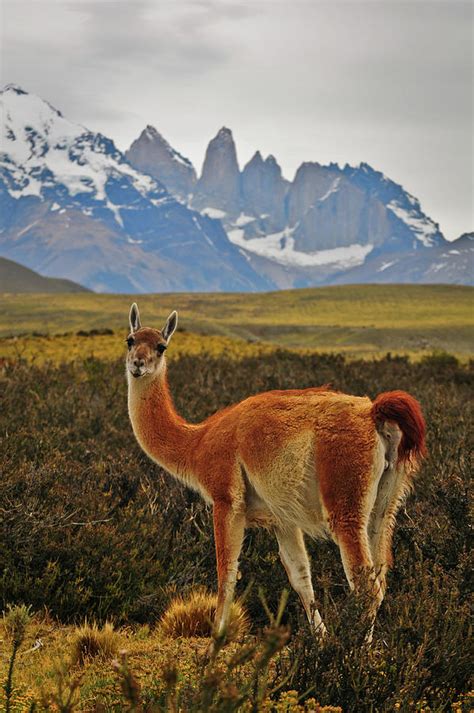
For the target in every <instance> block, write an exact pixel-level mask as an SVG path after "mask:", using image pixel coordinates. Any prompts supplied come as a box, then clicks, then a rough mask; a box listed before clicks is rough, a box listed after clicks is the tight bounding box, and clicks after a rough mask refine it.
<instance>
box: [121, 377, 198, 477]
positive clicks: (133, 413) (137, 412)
mask: <svg viewBox="0 0 474 713" xmlns="http://www.w3.org/2000/svg"><path fill="white" fill-rule="evenodd" d="M128 411H129V415H130V420H131V422H132V427H133V431H134V433H135V436H136V438H137V440H138V442H139V444H140V446H141V447H142V448H143V450H144V451H145V453H147V455H148V456H149V457H150V458H152V459H153V460H154V461H156V462H157V463H158V464H159V465H161V466H162V467H163V468H165V469H166V470H167V471H168V472H170V473H171V474H172V475H175V476H176V477H178V478H180V479H181V480H184V481H185V482H186V483H188V484H189V485H196V486H197V484H196V483H194V482H193V481H194V474H193V472H192V464H191V456H192V454H193V453H194V449H195V445H196V441H197V438H198V437H199V431H200V427H199V426H198V425H194V424H190V423H187V422H186V421H185V419H184V418H182V417H181V416H180V415H179V414H178V413H177V412H176V409H175V407H174V404H173V400H172V398H171V394H170V390H169V386H168V380H167V377H166V365H165V364H163V367H162V369H161V370H160V373H159V374H158V375H156V376H153V377H152V376H144V377H141V378H140V379H134V378H133V376H131V374H128Z"/></svg>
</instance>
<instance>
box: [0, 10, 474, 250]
mask: <svg viewBox="0 0 474 713" xmlns="http://www.w3.org/2000/svg"><path fill="white" fill-rule="evenodd" d="M0 3H1V8H2V17H1V23H2V26H1V40H2V43H1V44H2V55H1V60H2V63H1V78H2V84H3V83H7V82H15V83H17V84H20V85H21V86H23V87H24V88H25V89H26V90H28V91H31V92H34V93H36V94H39V95H40V96H42V97H43V98H45V99H47V100H48V101H49V102H50V103H52V104H53V105H54V106H55V107H56V108H58V109H60V110H61V111H62V113H63V114H64V115H65V116H66V117H67V118H70V119H72V120H74V121H77V122H78V123H81V124H84V125H86V126H87V127H89V128H90V129H93V130H99V131H102V132H103V133H105V134H107V135H108V136H110V137H111V138H113V139H114V140H115V142H116V143H117V145H118V146H119V147H120V148H121V149H125V148H127V147H128V146H129V144H130V143H131V141H133V139H134V138H135V137H136V136H137V135H138V134H139V133H140V131H141V130H142V129H143V128H144V126H145V125H146V124H152V125H154V126H156V128H157V129H158V130H159V131H160V132H161V133H162V134H163V135H164V136H165V138H167V139H168V141H170V143H171V144H172V145H173V146H174V147H175V148H176V149H178V150H179V151H180V152H181V153H183V154H184V155H185V156H188V157H189V158H190V159H191V160H192V161H193V163H194V164H195V166H196V168H197V169H198V170H199V169H200V167H201V164H202V160H203V157H204V151H205V148H206V145H207V143H208V141H209V139H210V138H211V137H212V136H214V135H215V133H216V132H217V130H218V129H219V128H220V127H221V126H223V125H225V126H228V127H230V128H231V129H232V130H233V132H234V138H235V140H236V143H237V152H238V157H239V162H240V164H241V165H243V164H244V163H245V162H246V161H247V160H248V159H249V158H250V157H251V155H252V154H253V153H254V151H255V150H256V149H260V150H261V151H262V153H263V154H265V155H266V154H268V153H272V154H274V155H275V156H276V158H277V159H278V161H279V163H280V165H281V166H282V169H283V173H284V175H285V176H286V177H287V178H289V179H292V178H293V176H294V173H295V170H296V168H297V167H298V165H299V164H300V163H301V162H303V161H319V162H320V163H328V162H330V161H336V162H339V163H340V164H345V163H346V162H347V163H351V164H357V163H359V162H360V161H366V162H368V163H370V164H371V165H373V166H374V167H375V168H377V169H379V170H382V171H383V172H384V173H385V174H387V175H388V176H389V177H390V178H392V179H393V180H395V181H397V182H399V183H402V184H403V185H404V187H405V188H406V189H408V190H409V191H410V192H411V193H413V194H414V195H416V196H417V197H418V198H419V199H420V200H421V204H422V208H423V209H424V210H425V212H426V213H428V215H430V217H432V218H433V219H434V220H436V221H438V222H439V223H440V226H441V230H442V231H443V232H444V234H445V236H446V237H447V238H448V239H453V238H455V237H457V236H458V235H459V234H460V233H462V232H465V231H468V230H473V229H474V220H473V193H474V190H473V178H472V174H473V145H472V129H473V86H472V39H473V38H472V33H473V25H472V22H473V4H472V3H471V2H461V1H458V0H447V1H445V2H444V1H442V0H409V1H407V2H403V1H401V0H395V1H393V0H365V1H363V2H360V1H359V0H344V1H341V0H328V1H325V0H308V1H304V0H280V1H275V0H249V1H248V2H245V1H241V0H172V1H171V0H169V1H165V2H164V1H162V0H0Z"/></svg>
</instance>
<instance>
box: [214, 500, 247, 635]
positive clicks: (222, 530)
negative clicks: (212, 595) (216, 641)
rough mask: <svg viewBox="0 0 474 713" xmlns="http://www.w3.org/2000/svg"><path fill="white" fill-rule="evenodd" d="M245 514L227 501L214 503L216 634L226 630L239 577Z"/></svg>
mask: <svg viewBox="0 0 474 713" xmlns="http://www.w3.org/2000/svg"><path fill="white" fill-rule="evenodd" d="M244 528H245V514H244V512H242V511H241V510H240V508H238V509H236V508H235V507H232V505H230V504H228V503H220V502H216V503H214V538H215V543H216V557H217V580H218V590H217V609H216V616H215V620H214V636H216V637H218V636H221V635H222V634H223V633H224V632H225V628H226V626H227V622H228V619H229V613H230V607H231V605H232V600H233V597H234V590H235V583H236V580H237V572H238V560H239V555H240V550H241V549H242V542H243V538H244Z"/></svg>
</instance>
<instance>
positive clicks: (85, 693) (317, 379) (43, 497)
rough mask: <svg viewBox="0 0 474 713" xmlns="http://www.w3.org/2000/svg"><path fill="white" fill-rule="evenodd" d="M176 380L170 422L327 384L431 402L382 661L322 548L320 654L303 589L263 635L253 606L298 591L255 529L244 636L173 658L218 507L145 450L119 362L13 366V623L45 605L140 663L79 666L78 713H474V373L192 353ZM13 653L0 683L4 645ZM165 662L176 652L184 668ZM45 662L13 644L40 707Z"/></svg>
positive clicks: (205, 576)
mask: <svg viewBox="0 0 474 713" xmlns="http://www.w3.org/2000/svg"><path fill="white" fill-rule="evenodd" d="M169 376H170V381H171V387H172V390H173V393H174V395H175V401H176V405H177V408H178V409H179V411H180V412H181V413H182V414H183V415H184V416H185V417H186V418H187V419H189V420H191V421H197V420H199V419H202V418H204V417H205V416H207V415H208V414H209V413H211V412H213V411H215V410H216V409H217V408H219V407H222V406H225V405H228V404H229V403H232V402H234V401H237V400H239V399H241V398H244V397H246V396H248V395H249V394H251V393H255V392H258V391H262V390H265V389H274V388H289V387H301V388H304V387H306V386H310V385H314V384H323V383H328V382H330V383H332V385H333V387H334V388H336V389H340V390H343V391H347V392H350V393H354V394H358V395H362V394H368V395H369V396H372V397H373V396H375V394H377V393H378V392H380V391H384V390H390V389H394V388H397V389H398V388H400V389H405V390H407V391H410V392H411V393H412V394H413V395H414V396H416V397H417V398H418V399H419V400H420V401H421V403H422V405H423V408H424V411H425V415H426V419H427V423H428V434H429V457H428V459H427V461H426V462H425V464H424V466H423V468H422V471H421V473H420V475H419V477H418V479H417V482H416V486H415V491H414V493H413V494H412V495H411V496H410V498H409V500H408V502H407V504H406V508H404V509H402V511H401V513H400V515H399V518H398V524H397V528H396V533H395V542H394V552H395V564H394V568H393V570H392V572H391V574H390V575H389V589H388V593H387V596H386V599H385V601H384V604H383V606H382V609H381V611H380V614H379V617H378V620H377V624H376V629H375V634H374V642H373V644H372V646H370V647H368V646H367V645H366V644H365V642H364V631H363V627H362V624H360V625H359V622H361V621H362V619H363V618H361V617H360V602H359V601H358V600H357V599H355V598H354V597H352V596H351V595H349V594H348V590H347V586H346V583H345V577H344V573H343V570H342V565H341V563H340V561H339V559H338V556H337V551H336V548H335V547H334V546H333V545H332V544H331V543H329V542H310V543H309V550H310V553H311V556H312V561H313V579H314V584H315V591H316V596H317V599H318V601H319V602H320V605H321V606H320V610H321V612H322V615H323V618H324V620H325V623H326V625H327V627H328V630H329V634H328V637H327V640H326V641H325V642H324V644H321V645H318V646H315V645H314V642H313V641H312V640H311V637H310V635H309V632H308V629H307V626H306V624H305V621H304V617H303V614H302V610H301V606H300V604H299V601H298V600H297V597H296V595H294V593H293V592H290V594H289V599H288V603H287V605H286V607H285V610H284V612H283V614H282V616H281V620H279V621H278V622H274V623H273V624H271V625H270V626H269V628H268V617H267V614H266V613H265V607H264V606H263V605H262V599H261V595H260V594H259V591H260V592H263V596H264V597H265V601H266V602H267V605H268V609H269V610H270V611H276V610H277V609H278V605H279V601H280V597H281V593H282V591H283V590H284V589H285V588H287V587H288V582H287V579H286V575H285V573H284V570H283V568H282V567H281V565H280V563H279V560H278V555H277V546H276V543H275V541H274V540H273V539H272V537H271V536H270V535H269V534H268V533H266V532H264V531H260V530H251V531H249V533H248V534H247V537H246V540H245V543H244V548H243V553H242V557H241V571H242V579H241V581H240V582H239V586H238V593H240V594H241V593H242V592H243V591H244V589H246V588H248V591H247V592H246V599H245V608H246V610H247V613H248V617H249V620H250V631H249V634H248V635H247V636H246V637H245V639H244V643H243V644H242V643H239V644H237V643H234V644H231V645H230V646H229V647H227V648H224V649H223V650H222V651H221V652H220V654H219V657H218V659H217V660H216V661H215V662H214V663H212V664H210V666H209V667H208V668H207V669H204V668H203V663H202V652H203V649H202V644H195V643H193V641H194V640H189V642H187V641H184V640H176V641H175V642H174V643H169V642H167V640H166V637H165V638H164V639H163V638H159V637H160V636H161V637H162V636H163V634H162V633H159V628H156V625H157V623H158V622H159V620H160V618H161V617H162V616H163V614H164V612H165V611H166V609H167V608H168V607H169V605H170V602H171V601H172V600H173V599H174V598H175V597H176V596H177V595H181V596H184V597H185V598H188V597H189V596H190V594H191V593H192V592H193V591H194V590H196V588H197V586H204V587H206V588H207V589H208V590H210V591H215V588H216V581H215V565H214V549H213V539H212V526H211V517H210V511H209V509H208V508H207V507H206V506H205V505H204V503H203V502H202V501H201V500H200V499H199V497H198V496H197V495H196V494H194V493H192V492H191V491H189V490H186V489H184V488H183V487H181V486H180V485H179V484H177V483H175V482H174V481H173V480H172V479H170V478H169V477H168V476H167V475H166V474H165V473H164V472H163V471H162V470H161V469H160V468H159V467H158V466H156V465H154V464H153V463H151V462H150V461H149V460H147V458H146V457H145V456H144V455H143V453H142V452H141V451H140V449H139V447H138V446H137V444H136V443H135V441H134V438H133V435H132V432H131V428H130V425H129V423H128V417H127V411H126V383H125V379H124V369H123V364H122V362H121V361H116V362H107V361H104V362H101V361H98V360H95V359H87V360H85V361H84V362H83V363H79V362H77V361H76V362H75V363H74V364H71V363H65V364H62V365H58V366H52V365H48V364H45V365H43V366H41V367H39V366H34V365H31V364H27V363H25V362H22V361H21V360H14V361H11V362H10V361H8V362H6V363H5V364H4V365H3V371H2V376H1V383H0V390H1V392H2V411H1V415H0V418H1V434H2V449H3V454H2V469H3V472H2V477H1V481H0V504H1V505H0V513H1V514H0V519H1V523H0V526H1V532H0V571H1V572H2V574H1V579H0V600H1V604H2V609H5V610H6V608H7V605H20V604H23V605H25V606H30V607H31V610H32V611H34V612H37V613H38V616H39V614H40V613H41V612H44V611H45V609H47V611H48V617H50V619H51V621H53V622H55V624H54V625H53V628H54V627H56V629H55V631H56V630H57V629H58V627H59V629H60V628H61V627H67V626H72V625H74V624H77V623H78V622H80V621H84V619H85V618H88V619H89V621H91V620H96V621H97V622H99V623H100V624H101V625H102V624H104V623H105V622H106V621H107V620H108V621H113V622H114V626H115V627H116V629H118V630H119V631H122V632H125V633H123V634H122V636H123V637H124V640H125V648H127V649H129V650H130V651H131V652H132V654H133V655H132V654H130V657H129V658H127V657H126V656H125V655H122V658H120V657H119V660H118V661H117V662H116V664H115V668H114V667H113V666H112V664H111V663H110V662H106V661H102V662H99V661H96V662H95V663H90V664H88V663H86V666H85V669H84V676H85V677H86V678H85V679H84V681H82V682H81V683H80V684H79V683H77V691H78V693H77V701H78V702H77V705H78V706H79V708H81V707H82V709H83V710H132V709H133V708H132V703H131V702H130V699H128V698H127V696H128V695H130V696H132V694H133V695H136V696H138V698H137V699H136V702H135V703H134V704H133V705H135V709H136V710H150V711H151V710H182V711H198V710H215V711H231V710H249V711H250V710H268V711H269V710H275V711H299V710H301V711H303V710H306V711H310V710H314V711H316V710H322V709H320V708H317V705H319V704H320V705H321V706H340V708H341V709H342V710H343V711H357V712H359V711H377V712H378V711H393V710H407V711H408V710H425V711H444V710H452V709H453V708H452V706H453V705H454V704H456V705H457V704H458V703H459V705H457V708H454V709H453V710H456V709H457V710H463V709H464V710H466V711H467V710H468V709H469V704H468V703H467V702H466V701H467V699H466V698H463V695H464V694H466V692H467V691H468V690H469V685H470V683H469V675H470V669H471V662H472V656H470V654H471V653H472V652H470V651H469V648H468V647H469V633H470V630H469V618H468V603H469V602H468V594H469V587H468V581H469V573H470V562H469V550H468V543H469V490H468V487H469V486H468V483H469V474H470V466H471V462H470V451H469V448H470V444H471V443H472V439H471V438H470V435H471V434H470V430H469V429H470V423H471V422H472V421H471V417H472V413H471V407H472V399H471V397H472V382H473V370H472V366H469V365H460V364H459V363H458V362H457V360H456V359H455V358H454V357H450V356H449V355H433V356H431V357H426V358H424V359H423V360H422V361H421V362H419V363H411V362H410V361H409V360H408V359H407V358H403V357H390V356H387V357H386V358H384V359H380V360H377V361H376V360H373V361H351V362H347V361H345V359H344V357H342V356H341V355H311V354H297V353H290V352H286V351H275V352H274V353H272V354H262V355H260V356H258V357H250V358H246V359H243V360H242V361H240V362H239V363H237V364H236V362H235V361H234V360H232V359H227V358H226V357H225V356H221V357H219V358H211V357H209V356H208V355H206V354H202V355H196V356H192V357H191V356H181V357H180V358H178V359H176V360H174V361H173V363H172V364H170V367H169ZM249 583H250V584H251V586H250V587H248V585H249ZM144 631H145V633H143V632H144ZM139 632H141V634H140V633H139ZM55 636H56V633H54V632H53V633H52V634H51V637H52V639H51V641H53V640H54V641H56V639H55V638H54V637H55ZM140 637H142V638H140ZM0 638H2V637H0ZM3 638H4V641H3V643H1V644H0V646H2V647H3V648H2V651H1V666H2V671H1V674H0V675H1V677H2V678H3V680H6V676H7V672H8V664H9V660H10V658H9V657H10V651H11V648H10V643H9V639H8V637H7V636H5V637H3ZM142 639H143V641H142ZM44 641H49V639H48V638H47V637H46V638H45V639H44ZM30 644H31V642H30V643H27V644H22V647H23V649H24V648H25V647H26V646H30ZM56 645H57V646H59V644H56V643H51V647H52V649H54V647H55V646H56ZM200 646H201V648H200ZM140 647H141V649H140ZM169 647H175V648H169ZM139 650H140V651H142V653H141V654H139V653H138V652H139ZM162 651H167V652H168V651H171V652H172V654H170V656H171V659H172V663H170V660H171V659H170V660H168V659H166V661H168V662H167V663H166V661H164V660H163V655H164V654H162V653H160V652H162ZM133 652H137V653H133ZM48 655H50V653H48V646H47V645H46V644H45V645H44V646H43V647H42V648H41V649H39V650H38V652H34V653H33V654H26V653H25V654H24V656H23V655H22V648H20V650H19V653H18V655H17V659H16V664H15V666H16V669H15V673H16V677H17V678H16V680H17V684H16V686H17V688H16V689H15V691H16V693H15V695H17V697H18V698H17V700H18V701H20V700H21V696H22V695H23V694H24V692H25V690H26V689H28V691H29V694H28V695H29V698H28V700H29V701H32V700H33V699H35V695H36V693H35V690H36V689H35V685H36V684H34V683H33V682H34V681H38V680H39V679H40V678H41V675H42V674H41V672H42V670H43V671H46V669H47V667H48V665H49V664H48V663H47V662H48V658H47V657H48ZM167 655H168V654H167ZM34 656H36V657H37V658H36V659H34V658H32V657H34ZM239 656H240V657H241V658H240V659H239ZM42 657H43V658H42ZM35 661H37V663H36V664H35V663H34V662H35ZM198 661H199V662H200V663H197V662H198ZM31 662H33V663H31ZM28 666H29V668H28ZM32 666H33V668H34V667H35V666H37V667H38V671H37V672H36V673H35V675H34V676H33V674H32V673H31V670H32V669H31V667H32ZM187 667H188V668H189V670H188V668H187ZM35 670H36V669H35ZM190 672H191V673H190ZM45 675H46V674H45ZM71 675H72V674H71ZM81 675H82V674H81ZM88 676H89V678H87V677H88ZM127 681H128V683H127ZM134 681H135V683H136V687H135V688H134V687H133V686H134V685H135V683H133V682H134ZM22 686H23V688H22ZM114 686H115V688H114ZM127 686H128V688H127ZM127 690H128V691H129V693H128V694H127V693H126V691H127ZM22 691H23V693H22ZM130 691H132V692H130ZM133 691H135V693H133ZM294 691H297V692H298V693H294ZM206 696H207V697H206ZM300 697H302V698H301V699H300V700H299V702H298V699H299V698H300ZM35 700H36V699H35ZM37 700H38V701H39V700H40V696H39V693H38V698H37ZM51 700H52V699H51ZM74 700H76V699H74ZM463 700H464V701H465V702H464V703H462V701H463ZM120 701H122V703H120ZM137 701H138V702H137ZM305 701H306V702H305ZM316 701H319V704H317V703H316ZM55 705H56V704H55ZM94 706H96V707H95V708H94ZM100 706H103V707H102V708H100ZM121 706H122V707H121ZM173 706H174V707H173ZM205 706H207V708H206V707H205ZM285 706H286V707H285ZM53 707H54V706H53ZM26 709H27V708H21V707H17V708H16V709H15V708H12V710H26ZM327 710H329V709H327Z"/></svg>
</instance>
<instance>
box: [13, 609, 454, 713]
mask: <svg viewBox="0 0 474 713" xmlns="http://www.w3.org/2000/svg"><path fill="white" fill-rule="evenodd" d="M91 628H92V629H93V632H92V634H93V635H94V632H95V635H97V633H98V634H99V640H100V638H101V636H100V635H101V633H102V632H104V634H105V635H104V636H103V638H104V639H105V637H106V638H107V641H106V642H105V641H104V643H105V644H106V646H107V648H108V649H109V651H108V652H107V653H108V655H101V652H100V651H99V652H97V653H96V654H95V655H93V656H90V657H89V658H87V657H86V658H85V660H84V661H83V662H81V663H78V662H77V658H76V648H77V644H78V639H79V637H80V636H81V635H82V634H83V632H84V630H87V629H89V631H90V630H91ZM105 630H107V631H105ZM278 637H279V638H280V641H278V642H276V646H275V645H274V646H273V648H274V649H275V650H274V651H273V653H276V650H277V649H280V648H281V647H282V646H283V645H284V644H285V643H286V641H287V636H286V633H285V632H284V630H283V629H281V631H279V633H278V634H277V638H278ZM209 642H210V639H209V637H203V636H201V637H178V638H171V637H169V636H167V635H166V634H165V633H164V632H163V631H162V629H161V628H160V627H159V626H157V627H154V628H150V627H149V626H148V625H142V626H136V627H134V628H132V627H122V628H121V629H117V630H115V629H113V628H112V626H111V625H110V624H106V625H105V627H104V628H103V629H102V630H101V629H100V628H99V627H96V626H95V625H92V627H91V625H90V624H87V623H85V624H84V625H83V626H82V627H75V626H61V625H59V624H58V623H56V622H55V621H54V620H52V619H51V618H50V617H49V616H48V614H47V613H46V614H45V615H43V616H38V615H37V616H35V617H33V618H32V619H30V623H29V624H28V625H27V627H26V632H25V637H24V639H23V641H22V645H21V647H19V653H18V656H17V659H16V666H15V668H14V677H13V687H12V691H11V694H10V696H9V705H10V710H11V711H12V713H20V711H29V710H32V709H35V710H36V709H38V704H39V706H40V708H39V709H40V710H64V711H68V712H69V711H73V710H80V711H115V710H130V711H131V710H136V711H140V710H144V708H143V706H144V704H145V706H146V705H147V704H148V705H147V707H145V710H150V711H151V710H166V711H170V713H171V712H172V711H175V712H176V713H177V712H178V711H182V713H184V712H185V711H186V708H183V707H182V706H181V705H180V699H181V697H182V695H183V694H184V693H185V692H186V691H189V690H190V689H193V688H195V687H196V684H197V681H200V680H201V681H202V682H203V686H202V698H201V703H204V702H205V699H206V688H207V689H208V691H212V692H213V695H212V696H211V699H215V696H216V694H217V695H218V697H219V699H220V703H221V705H218V706H215V700H212V701H211V699H210V701H209V703H210V705H211V703H213V704H214V705H212V707H211V708H208V707H207V706H205V704H204V706H201V705H200V702H199V701H196V702H195V703H196V704H197V707H196V708H195V707H194V706H193V710H199V711H202V713H204V711H208V710H211V709H212V710H216V711H218V710H219V711H220V710H222V711H227V710H228V711H234V710H239V711H240V710H241V711H243V712H245V711H248V713H250V711H252V710H255V707H254V706H255V702H250V701H243V703H242V705H239V704H238V698H239V693H238V689H237V686H242V685H244V686H245V681H246V679H249V678H251V677H252V673H253V672H254V670H255V666H257V667H261V666H262V664H263V663H264V662H263V661H262V657H265V652H264V651H262V650H261V648H260V647H259V645H258V642H257V641H256V640H255V637H250V636H247V637H246V639H245V640H244V639H240V641H239V642H234V643H232V642H231V643H228V644H227V645H226V646H225V648H224V649H221V650H220V652H219V653H218V655H217V657H216V659H215V660H214V661H212V662H208V660H207V658H206V650H207V648H208V646H209ZM9 644H10V642H9V636H8V631H7V630H6V626H5V624H3V625H0V683H1V684H2V688H5V683H6V681H7V679H8V668H9V662H10V656H11V653H10V650H11V645H9ZM274 677H275V665H274V662H273V661H272V660H271V658H270V657H269V658H268V668H267V670H266V674H265V680H264V681H262V683H263V686H262V687H261V688H260V692H259V693H258V692H254V693H255V698H258V699H259V703H258V708H257V709H258V710H259V711H261V712H262V713H270V712H273V713H342V708H340V707H339V706H331V705H329V706H321V705H320V704H319V703H317V701H316V700H315V699H313V698H309V699H307V700H306V701H305V702H304V703H300V702H299V699H300V695H299V694H298V693H297V692H296V691H286V692H283V693H280V694H279V695H277V696H273V699H271V698H270V693H271V680H272V679H273V678H274ZM206 678H207V679H208V680H206ZM268 684H270V685H268ZM138 701H139V702H138ZM160 701H161V702H162V706H160V705H159V702H160ZM134 703H135V704H136V705H135V706H134ZM163 703H164V705H163ZM226 703H227V705H226ZM32 706H33V707H34V708H32ZM236 706H237V707H236ZM452 710H454V711H456V710H457V709H456V708H454V707H453V709H452Z"/></svg>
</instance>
